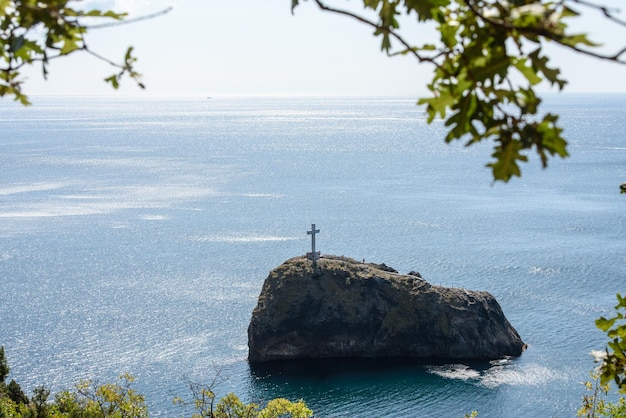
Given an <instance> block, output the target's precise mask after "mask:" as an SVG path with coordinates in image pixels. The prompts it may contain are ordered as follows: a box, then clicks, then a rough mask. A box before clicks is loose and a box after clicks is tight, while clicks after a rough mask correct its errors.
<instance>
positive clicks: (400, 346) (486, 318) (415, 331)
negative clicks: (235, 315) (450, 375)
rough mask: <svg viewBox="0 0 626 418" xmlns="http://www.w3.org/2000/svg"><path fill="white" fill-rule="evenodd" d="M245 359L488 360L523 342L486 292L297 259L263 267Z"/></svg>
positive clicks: (345, 262)
mask: <svg viewBox="0 0 626 418" xmlns="http://www.w3.org/2000/svg"><path fill="white" fill-rule="evenodd" d="M248 346H249V356H248V358H249V360H250V362H252V363H254V362H264V361H271V360H292V359H308V358H377V357H411V358H420V359H429V360H430V359H432V360H452V359H453V360H493V359H499V358H503V357H506V356H514V357H515V356H519V355H521V353H522V352H523V351H524V349H525V348H526V345H525V344H524V342H523V341H522V339H521V338H520V336H519V334H518V333H517V331H516V330H515V329H514V328H513V327H512V326H511V324H510V323H509V321H508V320H507V319H506V317H505V316H504V313H503V312H502V309H501V308H500V305H499V304H498V302H497V301H496V299H495V298H494V297H493V296H492V295H491V294H489V293H487V292H477V291H470V290H465V289H455V288H448V287H442V286H435V285H432V284H430V283H428V282H427V281H426V280H424V279H423V278H421V277H420V275H419V273H415V272H411V273H409V274H406V275H403V274H399V273H398V272H396V271H395V270H394V269H392V268H389V267H387V266H385V265H384V264H373V263H361V262H358V261H355V260H352V259H349V258H345V257H336V256H324V257H323V258H321V259H319V260H317V261H316V263H315V264H314V263H313V262H312V261H310V260H308V259H307V258H305V257H296V258H292V259H290V260H287V261H286V262H285V263H283V264H282V265H280V266H279V267H277V268H276V269H274V270H273V271H271V272H270V274H269V276H268V277H267V279H265V283H264V285H263V289H262V291H261V294H260V296H259V299H258V304H257V306H256V308H255V309H254V311H253V313H252V319H251V321H250V325H249V327H248Z"/></svg>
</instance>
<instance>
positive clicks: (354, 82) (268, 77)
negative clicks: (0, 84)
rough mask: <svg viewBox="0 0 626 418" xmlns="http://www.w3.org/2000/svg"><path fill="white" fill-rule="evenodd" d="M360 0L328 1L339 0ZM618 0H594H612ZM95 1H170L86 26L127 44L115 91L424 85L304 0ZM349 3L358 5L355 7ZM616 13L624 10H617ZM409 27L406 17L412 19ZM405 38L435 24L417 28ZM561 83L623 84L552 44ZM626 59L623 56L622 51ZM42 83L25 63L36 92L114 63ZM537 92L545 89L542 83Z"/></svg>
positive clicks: (90, 65) (99, 40)
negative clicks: (131, 55) (129, 57)
mask: <svg viewBox="0 0 626 418" xmlns="http://www.w3.org/2000/svg"><path fill="white" fill-rule="evenodd" d="M359 3H360V4H361V7H362V2H360V1H358V0H353V1H350V2H347V1H343V0H334V1H333V0H329V4H333V5H336V6H341V7H346V6H350V7H357V6H358V5H359ZM622 3H623V0H606V1H604V2H603V4H606V5H609V6H610V5H620V6H622V8H624V7H626V5H624V4H622ZM83 4H88V5H89V6H91V7H97V8H104V9H108V8H113V9H114V10H116V11H129V12H131V16H139V15H145V14H150V13H154V12H157V11H159V10H163V9H165V8H167V7H168V6H173V7H174V8H173V10H172V11H171V12H169V13H168V14H166V15H164V16H160V17H157V18H154V19H151V20H147V21H140V22H136V23H133V24H128V25H122V26H118V27H114V28H106V29H98V30H94V31H93V32H92V33H91V34H90V35H89V36H88V38H87V39H88V45H89V47H90V48H91V49H93V50H95V51H97V52H99V53H101V54H103V55H105V56H107V57H108V58H110V59H112V60H118V61H119V60H121V59H122V57H123V54H124V52H125V50H126V47H127V46H131V45H132V46H133V47H134V48H135V55H136V56H137V57H138V58H139V61H138V63H137V69H138V70H139V72H141V73H142V74H144V82H145V84H146V86H147V90H146V91H145V92H142V91H141V90H140V89H139V88H137V87H136V86H135V85H134V84H133V83H132V82H131V81H130V80H126V82H124V83H123V86H122V88H121V92H122V93H125V94H126V93H127V94H139V95H141V94H146V95H195V96H212V97H216V96H226V95H245V96H258V95H275V96H284V95H342V96H346V95H348V96H408V97H415V98H417V97H419V96H421V95H424V94H425V93H426V91H427V90H426V84H427V83H428V81H429V80H430V78H431V77H432V70H433V68H432V66H430V65H428V64H418V63H417V62H416V61H415V59H413V58H411V57H394V58H389V57H387V56H386V55H385V54H384V53H382V52H381V51H380V41H379V39H378V38H375V37H374V36H373V35H372V30H371V29H370V28H369V27H367V26H365V25H363V24H361V23H359V22H356V21H353V20H351V19H348V18H345V17H342V16H336V15H333V14H330V13H327V12H323V11H321V10H319V9H318V8H317V6H316V5H315V4H314V3H313V2H311V1H303V2H301V5H300V6H299V7H298V8H296V10H295V14H294V15H292V14H291V9H290V6H291V1H290V0H116V1H114V0H86V1H85V2H84V3H83ZM357 10H360V9H358V8H357ZM622 15H624V13H622ZM588 16H589V18H588V19H587V20H585V21H584V22H583V23H582V24H581V27H582V28H584V29H585V30H586V31H588V32H591V33H592V35H593V38H594V39H596V40H601V41H603V42H604V43H605V44H606V43H607V42H608V41H610V43H612V45H609V46H612V50H613V51H616V50H618V49H620V47H623V46H626V36H625V35H626V29H625V28H624V27H621V28H620V27H619V26H609V25H606V24H604V23H603V22H602V19H600V18H599V17H596V16H593V15H591V14H588ZM411 26H413V25H411ZM406 35H408V36H409V37H411V39H415V40H419V39H427V38H428V37H432V36H434V32H433V31H432V30H429V29H428V28H427V27H417V26H416V25H415V29H413V30H412V31H408V32H406ZM550 51H552V52H551V53H553V54H554V57H555V58H557V59H558V65H559V66H560V67H561V68H562V70H563V72H564V74H565V77H566V78H567V79H568V80H569V82H570V84H569V85H568V87H567V90H566V91H567V92H626V82H625V77H624V75H626V65H617V64H613V63H607V62H601V61H598V60H593V59H589V58H585V57H581V56H580V55H577V54H575V53H572V52H569V51H565V50H562V49H556V50H554V49H551V50H550ZM625 59H626V57H625ZM49 70H50V74H49V76H48V80H47V81H44V80H43V78H42V76H41V70H40V67H36V68H35V69H34V70H32V71H28V74H27V75H28V81H27V83H26V85H25V91H26V93H27V94H29V95H37V94H113V93H114V91H113V90H112V89H111V88H110V87H108V86H107V85H106V84H105V83H104V82H103V81H102V80H103V79H104V78H105V77H106V76H108V75H110V74H112V73H113V72H115V69H114V68H113V67H110V66H109V65H108V64H106V63H103V62H100V61H98V60H97V59H95V58H93V57H91V56H88V55H86V54H84V53H80V54H75V55H74V56H71V57H69V58H65V59H61V60H56V61H54V62H53V63H52V64H51V65H50V67H49ZM542 90H544V91H547V90H549V88H548V87H546V88H543V89H542Z"/></svg>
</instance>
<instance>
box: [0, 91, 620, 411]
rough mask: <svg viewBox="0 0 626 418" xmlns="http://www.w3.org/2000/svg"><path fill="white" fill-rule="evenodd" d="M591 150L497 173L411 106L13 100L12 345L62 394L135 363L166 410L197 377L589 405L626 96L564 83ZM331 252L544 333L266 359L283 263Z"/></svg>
mask: <svg viewBox="0 0 626 418" xmlns="http://www.w3.org/2000/svg"><path fill="white" fill-rule="evenodd" d="M547 106H548V107H549V108H551V109H553V110H556V111H557V112H560V113H561V115H562V116H561V119H562V122H563V125H564V126H565V133H566V136H567V137H568V139H569V141H570V153H571V154H572V157H571V158H569V159H567V160H554V161H552V162H551V163H550V168H549V169H548V170H547V171H543V170H541V169H540V168H539V164H538V163H537V162H536V161H533V162H531V163H529V164H526V165H525V166H524V170H525V171H524V177H522V178H521V179H514V180H513V181H511V183H510V184H507V185H502V184H492V181H491V179H490V173H489V171H488V170H487V169H486V168H484V165H485V164H486V163H487V162H488V161H489V154H490V151H489V149H488V147H486V146H474V147H471V148H465V147H463V146H462V144H452V145H445V144H444V143H443V141H442V139H441V138H442V137H443V135H444V130H443V127H442V126H441V125H440V124H438V123H435V124H433V125H427V124H426V123H425V116H424V114H423V113H422V112H421V110H420V109H419V108H417V107H416V106H415V105H414V100H412V99H408V100H405V99H338V98H333V99H260V98H259V99H219V98H216V99H212V100H205V99H202V100H199V99H128V98H78V97H72V98H54V97H48V98H38V99H36V100H35V105H34V106H32V107H30V108H22V107H19V106H18V105H15V104H13V103H11V102H8V101H2V102H0V108H1V113H0V114H1V115H2V116H1V117H0V121H1V123H2V130H1V131H0V149H1V152H0V167H1V172H2V177H1V182H0V238H1V240H0V280H1V289H2V290H1V292H0V324H1V325H0V344H3V345H4V346H5V349H6V353H7V356H8V360H9V364H10V366H11V375H10V376H9V377H10V378H14V379H16V380H17V381H18V382H20V383H21V384H22V386H23V387H24V388H25V389H27V390H28V391H30V390H32V388H34V387H35V386H37V385H40V384H42V383H45V384H46V385H47V386H49V387H51V389H52V390H53V391H59V390H62V389H65V388H69V387H71V386H72V385H73V384H74V383H76V382H78V381H79V380H80V379H84V378H94V379H98V380H99V381H102V382H104V381H110V380H112V379H114V378H115V377H116V376H117V375H118V374H119V373H122V372H129V373H131V374H133V375H134V376H136V378H137V381H136V386H137V388H138V389H139V390H140V391H141V392H143V393H145V394H146V395H147V400H148V404H149V407H150V411H151V415H152V416H178V415H180V414H181V413H184V411H182V410H179V409H177V407H175V406H172V402H171V401H172V398H173V397H174V396H182V395H185V394H186V393H187V391H186V389H185V381H186V380H194V381H201V382H209V381H211V380H212V379H213V377H214V376H215V374H216V373H217V372H216V371H217V370H219V373H220V376H221V377H222V378H223V379H220V381H221V383H220V385H219V387H218V391H219V392H220V393H226V392H228V391H235V392H237V394H239V395H240V396H241V397H242V398H243V399H244V400H246V401H252V400H254V401H262V400H267V399H271V398H274V397H277V396H286V397H289V398H292V399H297V398H303V399H305V400H306V401H307V403H308V404H309V406H311V407H312V408H313V409H314V410H315V411H316V413H317V415H318V416H335V417H337V416H346V417H347V416H383V415H387V416H403V417H404V416H423V417H440V416H459V417H461V416H463V414H465V413H467V412H470V411H472V410H478V411H479V412H480V416H481V417H519V416H546V417H547V416H557V417H561V416H562V417H569V416H573V415H574V414H575V411H576V409H577V408H578V407H579V405H580V399H581V396H582V395H583V394H584V388H583V387H582V385H581V384H580V382H581V381H584V380H586V379H587V378H588V373H589V371H590V370H591V369H592V367H593V363H592V361H591V358H590V357H589V355H588V353H589V351H590V350H591V349H601V348H602V347H603V346H604V343H605V340H604V338H603V336H602V334H601V333H600V332H599V331H597V330H596V329H595V327H594V324H593V322H594V320H595V319H596V318H598V317H599V316H600V315H607V314H610V312H611V308H612V306H613V305H614V304H615V302H614V301H615V294H616V293H617V292H620V291H621V292H624V291H625V289H624V278H625V274H624V273H625V272H626V263H625V261H626V248H625V245H624V235H625V234H624V233H625V232H626V231H625V230H626V222H625V219H626V218H625V216H624V213H625V212H624V206H625V205H626V200H625V199H626V198H624V197H622V196H620V195H619V193H618V186H619V184H620V183H621V182H623V181H626V170H625V168H626V166H625V164H624V162H625V161H626V143H624V131H625V129H624V128H625V125H626V97H625V96H562V97H551V98H549V99H548V100H547ZM311 223H316V225H317V226H318V227H319V228H320V229H321V233H320V234H319V235H318V247H319V249H321V251H322V253H326V254H336V255H346V256H349V257H353V258H356V259H366V260H367V261H376V262H384V263H386V264H388V265H390V266H393V267H394V268H396V269H398V270H399V271H401V272H408V271H410V270H416V271H419V272H420V273H421V274H422V276H424V278H426V279H427V280H430V281H431V282H433V283H435V284H441V285H448V286H458V287H466V288H469V289H475V290H486V291H489V292H491V293H492V294H494V295H495V296H496V298H497V299H498V301H499V302H500V304H501V305H502V308H503V310H504V312H505V314H506V315H507V317H508V318H509V320H510V321H511V323H512V324H513V325H514V326H515V328H516V329H517V330H518V332H519V333H520V335H521V336H522V338H523V339H524V341H525V342H527V343H528V344H529V349H528V350H527V351H526V352H525V353H524V354H523V355H522V356H521V357H520V358H519V359H516V360H512V361H509V362H503V363H499V364H488V363H487V364H435V365H426V364H412V363H409V364H407V363H398V362H365V363H362V362H356V363H355V362H328V363H322V364H320V363H312V364H285V365H281V366H279V367H274V368H251V367H250V366H249V365H248V363H247V362H246V356H247V335H246V331H247V326H248V321H249V319H250V315H251V312H252V309H253V308H254V306H255V304H256V298H257V296H258V294H259V292H260V289H261V285H262V283H263V280H264V279H265V277H266V275H267V273H268V272H269V271H270V270H271V269H272V268H274V267H276V266H277V265H279V264H280V263H281V262H282V261H284V260H285V259H287V258H290V257H292V256H296V255H300V254H304V253H305V252H306V251H307V250H308V247H309V245H310V242H309V241H308V239H309V238H308V237H307V235H306V230H307V228H308V227H310V224H311Z"/></svg>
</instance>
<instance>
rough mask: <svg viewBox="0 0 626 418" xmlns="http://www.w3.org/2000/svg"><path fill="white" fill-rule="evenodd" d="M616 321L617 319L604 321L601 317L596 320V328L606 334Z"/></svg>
mask: <svg viewBox="0 0 626 418" xmlns="http://www.w3.org/2000/svg"><path fill="white" fill-rule="evenodd" d="M616 320H617V318H611V319H606V318H605V317H601V318H600V319H597V320H596V327H598V328H599V329H600V331H602V332H607V331H608V330H609V329H610V328H611V327H612V326H613V325H614V324H615V321H616Z"/></svg>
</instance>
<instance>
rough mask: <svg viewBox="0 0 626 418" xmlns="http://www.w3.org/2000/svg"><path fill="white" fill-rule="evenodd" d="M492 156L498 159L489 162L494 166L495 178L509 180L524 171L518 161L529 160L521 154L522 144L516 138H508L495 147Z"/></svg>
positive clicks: (490, 165)
mask: <svg viewBox="0 0 626 418" xmlns="http://www.w3.org/2000/svg"><path fill="white" fill-rule="evenodd" d="M495 150H496V151H495V152H494V153H493V154H492V157H494V158H495V159H496V161H494V162H493V163H489V164H487V166H488V167H491V168H492V171H493V178H494V179H496V180H502V181H504V182H507V181H509V180H510V179H511V177H512V176H517V177H520V176H521V175H522V172H521V170H520V168H519V165H517V161H524V162H526V161H528V158H527V157H526V156H525V155H522V154H520V150H522V144H521V143H520V142H519V141H516V140H508V141H506V142H504V143H502V145H500V146H498V147H496V148H495Z"/></svg>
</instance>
